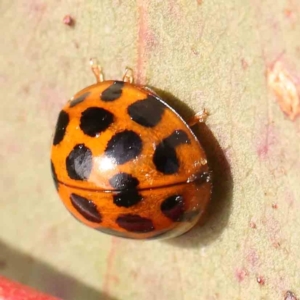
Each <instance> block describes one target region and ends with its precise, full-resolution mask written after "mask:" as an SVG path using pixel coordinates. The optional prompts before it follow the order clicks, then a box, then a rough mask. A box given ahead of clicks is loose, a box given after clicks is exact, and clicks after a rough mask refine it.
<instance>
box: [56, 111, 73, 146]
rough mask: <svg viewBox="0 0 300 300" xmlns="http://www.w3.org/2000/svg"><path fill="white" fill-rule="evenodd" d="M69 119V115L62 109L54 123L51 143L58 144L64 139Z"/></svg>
mask: <svg viewBox="0 0 300 300" xmlns="http://www.w3.org/2000/svg"><path fill="white" fill-rule="evenodd" d="M69 121H70V119H69V115H68V114H67V113H66V112H65V111H64V110H62V111H61V112H60V114H59V116H58V120H57V123H56V128H55V134H54V139H53V145H58V144H59V143H60V142H61V141H62V140H63V139H64V136H65V133H66V129H67V126H68V124H69Z"/></svg>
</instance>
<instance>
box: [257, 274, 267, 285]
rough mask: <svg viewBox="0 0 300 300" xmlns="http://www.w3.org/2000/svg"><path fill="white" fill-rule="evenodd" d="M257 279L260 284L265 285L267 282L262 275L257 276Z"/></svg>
mask: <svg viewBox="0 0 300 300" xmlns="http://www.w3.org/2000/svg"><path fill="white" fill-rule="evenodd" d="M256 281H257V283H258V284H260V285H265V283H266V281H265V278H264V277H262V276H257V277H256Z"/></svg>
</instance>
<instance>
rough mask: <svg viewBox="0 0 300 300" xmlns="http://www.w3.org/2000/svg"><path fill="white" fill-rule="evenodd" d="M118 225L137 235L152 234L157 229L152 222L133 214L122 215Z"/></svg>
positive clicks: (118, 219)
mask: <svg viewBox="0 0 300 300" xmlns="http://www.w3.org/2000/svg"><path fill="white" fill-rule="evenodd" d="M116 223H117V224H118V225H119V226H120V227H121V228H124V229H126V230H127V231H130V232H136V233H146V232H151V231H153V230H154V229H155V228H154V225H153V222H152V220H150V219H148V218H144V217H141V216H139V215H133V214H124V215H120V216H119V217H118V218H117V220H116Z"/></svg>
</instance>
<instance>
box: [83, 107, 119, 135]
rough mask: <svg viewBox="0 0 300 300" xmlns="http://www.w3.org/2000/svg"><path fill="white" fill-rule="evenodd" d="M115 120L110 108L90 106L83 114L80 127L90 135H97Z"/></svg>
mask: <svg viewBox="0 0 300 300" xmlns="http://www.w3.org/2000/svg"><path fill="white" fill-rule="evenodd" d="M113 120H114V116H113V114H112V113H111V112H109V111H108V110H106V109H104V108H101V107H89V108H88V109H86V110H85V111H84V112H82V114H81V118H80V129H81V130H82V131H83V132H84V133H85V134H86V135H88V136H91V137H95V136H98V134H99V133H101V132H103V131H105V130H106V129H107V128H108V127H109V126H110V125H111V124H112V123H113Z"/></svg>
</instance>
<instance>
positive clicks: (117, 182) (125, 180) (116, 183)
mask: <svg viewBox="0 0 300 300" xmlns="http://www.w3.org/2000/svg"><path fill="white" fill-rule="evenodd" d="M109 183H110V185H111V186H112V187H113V188H114V189H116V190H127V189H134V188H135V187H136V186H138V184H139V181H138V179H137V178H135V177H133V176H132V175H130V174H127V173H118V174H116V175H114V176H113V177H112V178H111V179H110V180H109Z"/></svg>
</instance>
